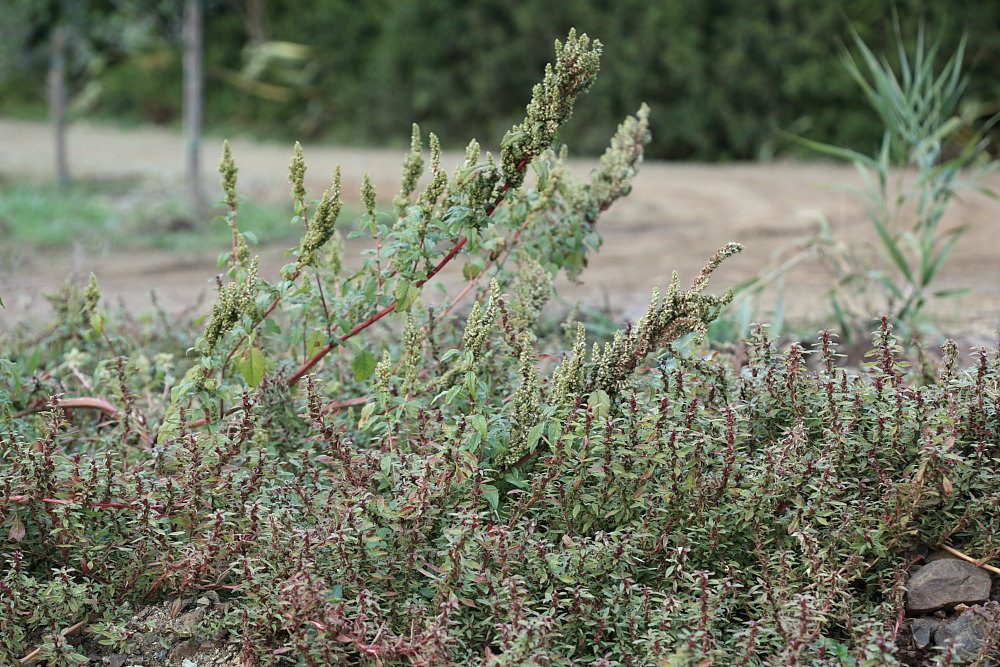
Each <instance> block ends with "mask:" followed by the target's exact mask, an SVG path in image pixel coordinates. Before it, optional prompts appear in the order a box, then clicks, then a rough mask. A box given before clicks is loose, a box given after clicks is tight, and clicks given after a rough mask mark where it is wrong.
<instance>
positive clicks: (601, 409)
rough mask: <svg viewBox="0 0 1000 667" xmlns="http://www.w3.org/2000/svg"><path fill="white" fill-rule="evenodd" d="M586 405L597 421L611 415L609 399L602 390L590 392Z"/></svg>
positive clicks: (606, 393)
mask: <svg viewBox="0 0 1000 667" xmlns="http://www.w3.org/2000/svg"><path fill="white" fill-rule="evenodd" d="M587 405H588V406H589V407H590V409H591V410H593V411H594V416H595V417H597V418H598V419H602V418H604V417H607V416H608V415H609V414H610V413H611V397H610V396H608V392H606V391H604V390H603V389H598V390H597V391H594V392H592V393H591V394H590V397H589V398H587Z"/></svg>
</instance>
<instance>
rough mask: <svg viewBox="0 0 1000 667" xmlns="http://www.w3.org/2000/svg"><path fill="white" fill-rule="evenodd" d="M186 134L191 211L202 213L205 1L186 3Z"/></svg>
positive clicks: (187, 178)
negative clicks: (203, 31) (203, 32)
mask: <svg viewBox="0 0 1000 667" xmlns="http://www.w3.org/2000/svg"><path fill="white" fill-rule="evenodd" d="M183 41H184V137H185V143H186V150H187V160H186V169H185V178H186V186H187V196H188V204H189V208H190V210H191V214H192V215H194V216H198V215H199V214H200V212H201V209H202V205H203V204H204V201H205V197H204V193H203V191H202V183H201V118H202V103H203V88H204V85H203V83H204V72H203V65H204V63H203V62H202V51H203V48H202V43H203V41H204V40H203V37H202V3H201V0H185V2H184V40H183Z"/></svg>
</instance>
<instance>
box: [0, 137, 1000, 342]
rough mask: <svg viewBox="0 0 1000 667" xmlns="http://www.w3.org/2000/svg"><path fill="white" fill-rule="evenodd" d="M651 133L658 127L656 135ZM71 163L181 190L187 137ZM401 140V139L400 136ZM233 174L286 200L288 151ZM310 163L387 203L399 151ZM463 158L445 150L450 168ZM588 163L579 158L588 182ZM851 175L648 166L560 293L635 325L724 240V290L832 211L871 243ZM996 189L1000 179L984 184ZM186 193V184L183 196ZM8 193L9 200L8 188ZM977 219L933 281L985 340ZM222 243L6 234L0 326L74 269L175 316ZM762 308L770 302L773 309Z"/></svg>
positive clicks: (4, 143)
mask: <svg viewBox="0 0 1000 667" xmlns="http://www.w3.org/2000/svg"><path fill="white" fill-rule="evenodd" d="M654 131H655V128H654ZM68 137H69V155H70V168H71V172H72V174H73V176H74V177H77V178H86V179H104V178H125V177H139V178H143V179H151V180H155V181H156V182H159V183H165V184H167V185H168V186H176V185H177V184H179V183H180V180H181V174H182V166H183V155H184V142H183V138H182V137H181V136H180V135H179V134H178V133H176V132H174V131H170V130H164V129H161V128H153V127H138V128H130V129H122V128H114V127H107V126H100V125H90V124H82V123H78V124H74V125H73V126H72V127H71V128H70V130H69V134H68ZM404 138H405V137H404ZM231 143H232V148H233V154H234V156H235V158H236V161H237V164H238V166H239V170H240V171H239V182H240V191H241V192H242V193H245V194H247V195H248V196H249V197H251V198H260V199H269V200H276V199H281V198H284V197H287V192H288V187H289V186H288V182H287V166H288V160H289V157H290V155H291V146H289V145H284V144H272V143H260V142H254V141H250V140H245V139H241V138H238V137H237V138H234V139H232V140H231ZM220 144H221V139H219V138H207V139H206V140H205V141H204V156H203V164H204V165H205V167H204V168H205V172H206V176H205V180H206V190H207V191H208V192H209V193H213V194H214V193H216V192H218V176H217V175H216V173H215V165H216V163H217V161H218V155H219V145H220ZM304 150H305V156H306V161H307V163H308V165H309V171H308V177H307V185H308V186H309V187H310V188H311V190H312V192H313V193H319V192H321V191H322V190H323V189H324V188H325V187H326V186H327V184H328V183H329V179H330V177H331V175H332V174H333V170H334V168H335V167H336V166H337V165H341V167H342V169H343V174H344V189H345V195H346V196H347V197H349V198H351V199H354V200H356V199H357V195H356V193H357V192H358V190H359V188H360V183H361V178H362V176H363V174H364V173H366V172H367V173H369V174H371V177H372V180H373V182H374V183H375V186H376V188H377V190H378V191H379V194H380V198H382V199H384V200H385V201H388V200H389V199H391V197H392V195H393V194H394V193H395V191H396V190H397V188H398V182H399V175H400V168H401V162H402V157H403V155H404V153H405V150H403V149H401V150H366V149H355V148H337V147H330V146H310V145H306V146H305V147H304ZM457 160H458V154H457V153H451V154H447V155H446V158H445V162H446V165H447V166H449V167H450V165H452V164H454V163H455V162H456V161H457ZM53 164H54V158H53V150H52V138H51V133H50V130H49V128H48V126H47V125H46V124H44V123H37V122H24V121H11V120H3V119H0V177H10V178H13V177H26V176H30V177H36V178H50V177H51V175H52V169H53ZM593 165H594V163H593V162H592V161H587V160H580V161H575V162H574V163H573V168H574V171H577V172H578V173H580V174H581V175H585V174H586V173H587V171H588V170H589V169H591V168H592V167H593ZM857 182H858V178H857V175H856V174H855V172H854V170H853V168H851V167H848V166H842V165H830V164H820V163H798V162H774V163H767V164H730V165H702V164H689V163H665V162H647V163H645V164H644V165H643V167H642V170H641V172H640V174H639V176H638V178H637V179H636V182H635V188H634V190H633V192H632V194H631V195H630V196H629V197H628V198H626V199H625V200H622V201H620V202H618V203H617V204H616V205H615V206H614V207H613V208H612V209H611V210H610V211H609V212H608V213H607V214H606V215H605V217H604V218H602V220H601V222H600V228H601V231H602V234H603V235H604V247H603V248H602V250H601V252H600V253H599V254H598V255H596V256H594V257H592V259H591V262H590V267H589V268H588V270H587V271H585V272H584V274H583V281H584V282H583V283H582V284H581V285H572V286H571V285H568V284H562V285H561V293H562V294H563V295H564V296H568V297H570V298H583V299H585V300H587V301H589V302H591V303H593V304H595V305H600V306H603V305H605V304H607V305H610V306H611V308H612V310H613V311H614V312H615V313H616V314H618V315H621V316H626V317H632V318H634V317H636V316H637V315H638V314H639V313H640V312H641V310H642V308H643V307H644V305H645V303H646V302H647V300H648V298H649V291H650V289H651V288H652V287H654V286H656V285H660V286H663V285H664V284H665V283H667V282H668V281H669V279H670V273H671V271H672V270H674V269H676V270H678V271H679V272H680V274H681V278H682V280H683V281H685V282H687V281H690V279H691V278H692V277H693V276H694V275H695V274H696V273H697V271H698V269H699V268H700V267H701V265H702V264H703V263H704V261H705V259H706V258H707V257H709V256H710V255H711V254H712V253H713V252H714V251H715V250H716V249H718V248H719V247H720V246H722V245H723V244H724V243H726V242H727V241H730V240H735V241H740V242H742V243H743V244H744V245H745V246H746V251H745V252H744V254H743V255H742V256H739V257H737V258H735V259H733V260H731V261H730V262H728V263H727V265H725V266H724V267H723V268H722V269H721V270H720V271H719V272H718V273H717V276H716V278H715V279H714V280H713V285H712V286H713V287H714V288H715V289H716V290H720V291H721V290H723V289H725V288H726V287H727V286H730V285H733V284H735V283H737V282H739V281H741V280H743V279H745V278H747V277H750V276H752V275H754V274H755V273H757V272H759V271H761V270H762V269H763V268H764V267H766V266H767V265H768V263H769V262H770V261H771V259H772V255H773V253H774V252H775V251H777V250H779V249H781V248H788V247H790V246H792V245H794V244H795V243H796V242H797V241H799V240H801V239H803V238H805V237H807V236H809V235H810V234H811V233H813V232H815V230H816V229H817V221H818V220H819V219H820V217H825V218H826V219H827V220H828V221H830V223H831V225H832V227H833V230H834V234H835V235H836V236H837V237H838V238H840V239H844V240H847V239H850V240H852V241H854V242H860V241H864V240H866V239H868V240H870V239H871V238H872V234H871V232H870V230H869V229H868V226H867V223H866V222H865V221H864V216H863V213H862V208H861V204H860V201H859V199H858V198H857V197H856V196H855V195H853V194H852V193H850V192H846V191H844V190H843V189H838V188H837V187H835V186H837V185H843V184H857ZM987 184H988V185H990V186H991V187H993V188H994V189H1000V176H997V175H993V176H992V177H991V178H990V180H989V181H988V183H987ZM178 191H179V188H178ZM0 196H3V192H2V184H0ZM965 222H969V223H972V227H971V229H970V230H969V232H968V233H967V234H966V235H965V236H964V237H963V238H962V239H961V241H960V242H959V244H958V245H957V246H956V248H955V251H954V254H953V255H952V257H951V258H950V260H949V262H948V263H947V265H946V266H945V270H944V271H943V272H942V273H941V277H940V282H939V285H938V286H937V287H940V288H950V287H959V286H961V287H970V288H973V292H972V294H970V295H968V296H966V297H962V298H960V299H957V300H950V301H946V302H944V310H943V311H942V313H941V314H942V315H943V316H947V317H948V318H949V319H950V320H951V321H953V322H954V326H953V327H952V330H957V331H958V333H962V332H963V329H964V333H972V331H970V328H972V329H974V330H975V332H976V333H978V334H982V335H988V334H989V332H991V331H993V330H995V329H996V327H997V326H998V324H1000V202H997V201H995V200H991V199H988V198H986V197H984V196H982V195H978V194H974V193H971V192H970V193H967V194H966V195H964V197H963V202H962V203H961V204H959V205H958V206H956V207H955V209H954V210H953V211H951V212H950V213H949V216H948V217H947V218H946V221H945V223H944V227H948V226H951V225H955V224H959V223H965ZM220 250H221V249H220V248H206V249H205V250H204V251H203V252H197V253H185V254H183V255H179V254H177V253H166V252H157V251H144V252H138V253H137V252H135V251H129V252H127V253H125V252H119V251H109V250H107V249H99V248H98V249H95V248H77V250H76V252H75V253H74V252H69V251H63V252H54V253H43V254H39V253H33V252H29V251H26V250H25V249H22V248H12V247H10V244H6V243H4V241H3V239H0V298H3V300H4V302H5V303H7V306H8V307H7V309H6V310H5V311H4V310H0V328H6V327H7V326H10V325H12V324H14V323H16V322H18V321H22V320H27V319H44V318H45V317H46V316H47V313H48V310H47V308H48V306H47V304H45V302H44V300H42V299H40V298H39V295H40V294H42V293H44V292H46V291H51V290H53V289H55V288H56V287H57V286H58V285H59V284H61V283H62V282H63V281H64V280H65V278H66V276H67V275H68V274H71V273H72V274H76V275H82V276H86V275H87V273H89V272H90V271H94V272H95V273H96V274H97V277H98V279H99V281H100V283H101V286H102V291H103V293H104V295H105V297H107V298H109V299H111V300H113V301H117V300H119V299H120V300H122V301H123V302H124V303H125V304H127V305H128V306H129V307H130V308H132V309H135V310H144V309H145V308H146V307H147V305H148V303H149V299H148V292H149V290H150V289H153V288H155V289H156V290H157V291H158V293H159V295H160V300H161V302H162V303H163V304H164V305H165V306H166V307H167V308H168V309H171V310H179V309H181V308H183V307H184V306H185V305H188V304H190V303H191V302H192V301H194V299H195V298H196V297H197V295H198V294H199V293H202V292H204V293H206V294H208V295H209V296H211V295H210V291H211V290H210V287H211V284H210V281H211V278H212V276H214V275H215V258H216V256H217V255H218V252H219V251H220ZM281 250H282V249H281V248H264V249H262V251H261V252H262V261H263V266H262V274H263V275H265V276H273V275H276V271H277V267H279V266H280V265H281V264H283V263H284V262H285V261H287V260H285V259H283V258H282V257H281ZM828 281H829V279H828V277H827V276H826V274H825V273H824V272H823V271H822V269H821V268H820V267H819V265H818V264H816V263H815V262H813V263H807V264H803V265H802V266H800V267H798V268H797V269H796V270H795V271H794V272H793V273H792V274H790V276H789V278H788V281H787V283H786V288H785V290H786V291H785V299H786V308H787V310H788V314H789V315H790V316H791V317H795V318H807V319H814V318H820V317H821V316H822V315H823V313H824V312H825V308H826V302H825V298H824V297H823V295H824V293H825V290H826V286H827V285H828ZM765 305H766V304H765Z"/></svg>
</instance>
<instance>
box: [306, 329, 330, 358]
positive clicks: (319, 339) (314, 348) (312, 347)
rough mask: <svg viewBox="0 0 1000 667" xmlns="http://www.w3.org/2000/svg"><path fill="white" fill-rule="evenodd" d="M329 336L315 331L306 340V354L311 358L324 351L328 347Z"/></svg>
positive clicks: (323, 332)
mask: <svg viewBox="0 0 1000 667" xmlns="http://www.w3.org/2000/svg"><path fill="white" fill-rule="evenodd" d="M326 341H327V336H326V332H325V331H313V332H312V333H310V334H309V337H308V338H306V354H307V355H309V356H310V357H311V356H313V355H314V354H316V353H317V352H319V351H320V350H321V349H323V346H324V345H326Z"/></svg>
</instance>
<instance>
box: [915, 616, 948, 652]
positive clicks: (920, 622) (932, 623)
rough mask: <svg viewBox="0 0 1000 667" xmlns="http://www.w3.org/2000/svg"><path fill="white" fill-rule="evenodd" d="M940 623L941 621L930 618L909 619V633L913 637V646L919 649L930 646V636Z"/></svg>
mask: <svg viewBox="0 0 1000 667" xmlns="http://www.w3.org/2000/svg"><path fill="white" fill-rule="evenodd" d="M940 623H941V621H939V620H938V619H936V618H932V617H924V618H911V619H910V633H911V634H912V635H913V643H914V645H915V646H916V647H917V648H920V649H923V648H927V647H928V646H930V643H931V636H932V635H933V634H934V630H935V629H936V628H937V626H938V625H939V624H940Z"/></svg>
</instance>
